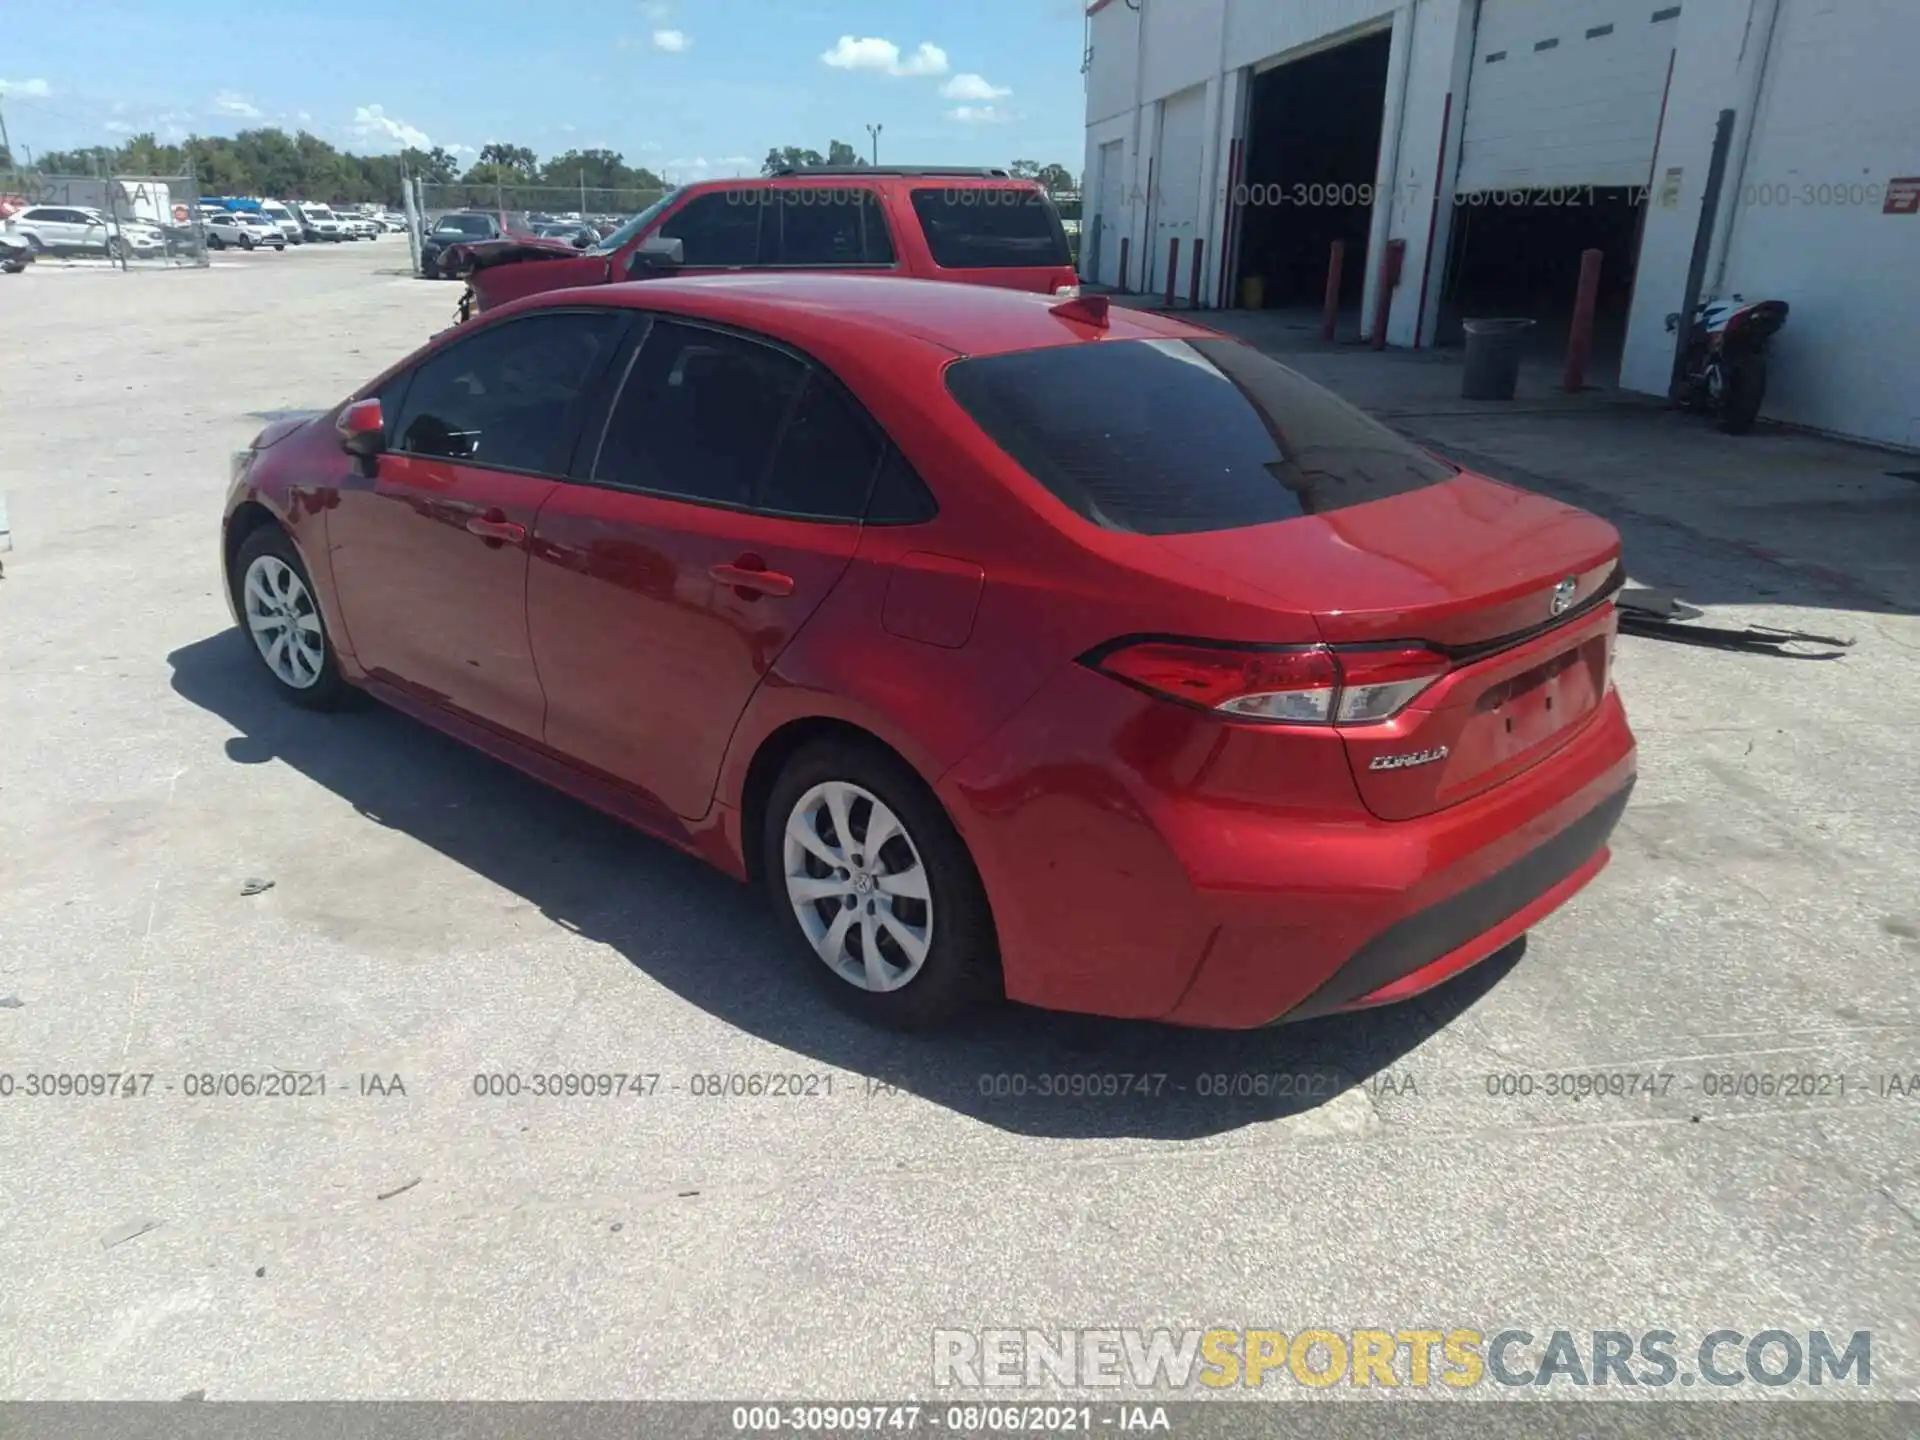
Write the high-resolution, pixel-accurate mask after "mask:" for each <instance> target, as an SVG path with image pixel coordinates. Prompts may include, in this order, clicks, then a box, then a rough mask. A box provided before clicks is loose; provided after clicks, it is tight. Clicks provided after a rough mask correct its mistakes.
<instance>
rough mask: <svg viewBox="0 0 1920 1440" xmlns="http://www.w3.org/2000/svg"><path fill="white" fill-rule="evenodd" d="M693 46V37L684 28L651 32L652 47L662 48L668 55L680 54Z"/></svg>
mask: <svg viewBox="0 0 1920 1440" xmlns="http://www.w3.org/2000/svg"><path fill="white" fill-rule="evenodd" d="M692 47H693V37H692V36H691V35H689V34H687V32H686V31H684V30H656V31H654V32H653V48H654V49H656V50H664V51H666V52H667V53H668V54H669V55H680V54H684V53H685V52H686V51H688V50H690V49H691V48H692Z"/></svg>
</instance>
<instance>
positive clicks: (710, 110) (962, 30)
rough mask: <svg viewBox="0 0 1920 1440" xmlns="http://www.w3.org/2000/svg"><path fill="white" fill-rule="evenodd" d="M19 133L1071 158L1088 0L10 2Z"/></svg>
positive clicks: (670, 172) (702, 165)
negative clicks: (273, 132)
mask: <svg viewBox="0 0 1920 1440" xmlns="http://www.w3.org/2000/svg"><path fill="white" fill-rule="evenodd" d="M6 9H7V12H8V13H7V18H6V25H5V30H4V36H3V38H0V84H3V85H4V86H5V92H4V95H0V113H4V115H5V118H6V124H7V129H8V131H9V133H10V135H11V138H12V141H13V146H14V149H15V151H16V152H19V151H21V150H22V149H23V148H25V149H27V150H30V151H31V152H32V153H34V154H38V153H40V152H42V151H46V150H66V149H73V148H76V147H79V146H83V145H95V144H112V143H115V142H116V141H117V140H118V139H120V138H122V137H124V136H125V135H127V134H131V133H135V132H137V131H141V130H152V131H153V132H154V133H155V134H156V135H157V136H159V137H160V138H161V139H162V140H178V139H180V138H183V137H184V136H185V135H186V134H188V133H190V132H198V133H200V134H207V135H212V134H230V133H232V132H233V131H235V130H240V129H245V128H248V127H250V126H256V125H280V126H282V127H284V128H286V129H288V130H294V129H306V130H310V131H312V132H313V133H314V134H316V135H318V136H320V137H322V138H323V139H325V140H328V141H330V142H332V143H333V144H335V145H339V146H341V147H342V148H345V149H348V150H354V151H357V152H360V153H373V152H380V151H392V150H396V149H398V148H400V146H402V145H404V144H419V145H426V144H434V145H445V146H447V147H448V148H449V149H454V148H456V147H460V148H459V150H458V153H460V154H461V155H462V157H463V159H471V154H472V152H473V151H474V150H477V149H478V148H479V147H480V146H481V145H484V144H486V143H487V142H489V141H494V140H498V141H506V142H509V143H512V144H517V145H526V146H530V147H531V148H532V149H534V150H535V151H536V152H538V153H539V154H540V155H542V156H547V155H552V154H557V153H559V152H561V151H564V150H568V149H573V148H581V149H586V148H591V147H595V146H600V145H605V146H607V147H609V148H612V149H615V150H619V151H621V152H622V153H624V154H625V155H626V157H627V159H628V161H629V162H630V163H635V164H644V165H647V166H649V167H650V168H652V169H654V170H656V171H660V170H664V171H665V172H666V173H667V177H668V178H669V179H670V180H674V181H684V180H690V179H697V178H699V177H700V176H702V175H727V174H732V173H734V172H735V171H736V170H737V171H742V172H745V173H749V174H750V173H753V172H754V171H755V170H757V168H758V166H759V162H760V160H761V158H762V157H764V156H765V155H766V152H767V150H768V148H769V147H770V146H775V145H801V146H811V147H814V148H816V149H821V150H824V149H825V148H826V145H827V142H828V140H830V139H835V138H838V139H843V140H846V141H848V142H850V143H853V144H856V145H858V146H860V147H861V149H862V151H863V152H864V151H866V149H867V147H868V145H869V143H870V142H869V140H868V136H867V131H866V126H867V125H868V124H869V123H876V124H879V125H880V126H882V127H883V128H882V132H881V135H880V158H881V160H882V161H887V160H892V161H895V162H898V163H902V164H905V163H911V162H916V161H917V162H921V163H927V164H982V165H1003V164H1006V163H1007V162H1009V161H1011V160H1014V159H1031V160H1038V161H1041V162H1042V163H1047V162H1058V163H1061V164H1064V165H1065V166H1067V168H1068V169H1070V170H1072V171H1075V172H1076V173H1077V172H1078V171H1079V169H1080V166H1081V156H1082V151H1083V135H1084V120H1083V116H1084V91H1083V90H1082V87H1081V80H1080V56H1081V48H1082V36H1083V29H1084V27H1083V24H1082V18H1081V17H1082V12H1083V0H961V3H955V0H945V3H935V0H595V3H591V4H584V5H568V4H554V3H528V0H263V3H259V4H250V3H246V0H239V3H235V0H216V3H213V4H208V3H207V0H119V3H105V4H103V3H96V0H55V3H50V4H30V3H21V4H16V5H8V6H7V7H6Z"/></svg>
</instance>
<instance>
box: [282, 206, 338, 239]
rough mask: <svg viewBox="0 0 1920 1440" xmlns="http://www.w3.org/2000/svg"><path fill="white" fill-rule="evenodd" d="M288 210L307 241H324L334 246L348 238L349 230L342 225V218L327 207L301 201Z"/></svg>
mask: <svg viewBox="0 0 1920 1440" xmlns="http://www.w3.org/2000/svg"><path fill="white" fill-rule="evenodd" d="M287 208H288V209H289V210H291V211H292V212H293V215H294V218H295V219H297V220H298V221H299V222H300V233H301V235H302V237H304V238H305V239H306V240H309V241H313V242H319V241H323V240H324V241H326V242H328V243H329V244H332V243H335V242H338V241H341V240H345V239H347V238H348V236H347V229H346V227H345V226H344V225H342V224H341V223H340V217H339V216H337V215H335V214H334V213H333V211H332V210H331V209H329V208H328V207H327V206H325V205H320V204H316V203H314V202H312V201H307V200H301V201H297V202H295V203H293V204H290V205H288V206H287Z"/></svg>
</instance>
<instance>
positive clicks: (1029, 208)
mask: <svg viewBox="0 0 1920 1440" xmlns="http://www.w3.org/2000/svg"><path fill="white" fill-rule="evenodd" d="M913 209H914V213H915V214H916V215H918V216H919V217H920V228H921V229H922V230H923V231H924V232H925V233H926V237H927V248H928V249H930V250H931V251H932V252H933V263H934V264H936V265H938V266H939V267H940V268H941V269H943V270H1015V269H1025V268H1028V267H1034V268H1038V267H1043V266H1044V267H1047V268H1050V269H1067V268H1070V267H1071V266H1072V264H1073V256H1072V254H1071V253H1070V252H1069V251H1068V249H1067V233H1066V231H1065V230H1063V229H1061V228H1060V212H1059V211H1057V210H1055V209H1054V208H1053V202H1052V201H1051V200H1049V199H1048V198H1047V197H1046V194H1045V192H1043V191H1041V190H1038V189H1034V188H1029V187H1018V188H1002V187H997V186H992V185H942V186H920V187H916V188H915V190H914V192H913Z"/></svg>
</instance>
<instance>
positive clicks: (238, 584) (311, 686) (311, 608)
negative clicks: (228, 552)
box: [228, 525, 354, 710]
mask: <svg viewBox="0 0 1920 1440" xmlns="http://www.w3.org/2000/svg"><path fill="white" fill-rule="evenodd" d="M228 583H229V584H230V585H231V586H232V587H233V608H234V609H235V610H237V611H238V612H239V613H240V616H241V629H242V630H243V631H244V632H245V633H246V635H247V638H248V639H249V641H251V642H252V648H253V653H254V658H255V659H257V660H258V661H259V662H260V666H261V668H262V669H263V670H265V671H266V672H267V675H268V677H269V678H270V679H271V680H272V681H273V685H274V689H276V690H278V691H279V692H280V694H281V695H282V696H284V697H285V698H286V699H288V700H290V701H292V702H293V703H294V704H295V705H298V706H300V707H302V708H303V709H307V710H338V709H341V708H342V707H344V706H345V705H347V704H349V703H351V701H352V700H353V698H354V690H353V687H352V686H350V685H348V684H347V682H346V680H345V679H343V678H342V677H341V674H340V664H339V661H338V660H337V659H335V657H334V651H333V637H332V636H331V635H329V634H328V633H327V622H326V617H325V616H324V615H322V614H321V613H320V605H319V601H318V599H317V598H316V595H315V591H314V586H313V577H312V576H310V575H309V574H308V573H307V567H306V565H305V563H304V562H303V561H302V560H301V559H300V552H299V551H298V550H296V549H295V548H294V544H293V541H292V540H291V539H290V538H289V537H288V535H287V532H286V531H284V530H282V529H281V528H280V527H279V526H277V525H263V526H261V528H260V529H258V530H255V531H254V532H253V533H252V534H251V535H249V536H248V537H247V538H246V540H245V541H244V542H243V543H242V544H241V546H240V553H239V555H237V556H236V557H235V558H234V562H233V570H232V573H231V574H230V575H229V576H228Z"/></svg>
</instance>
